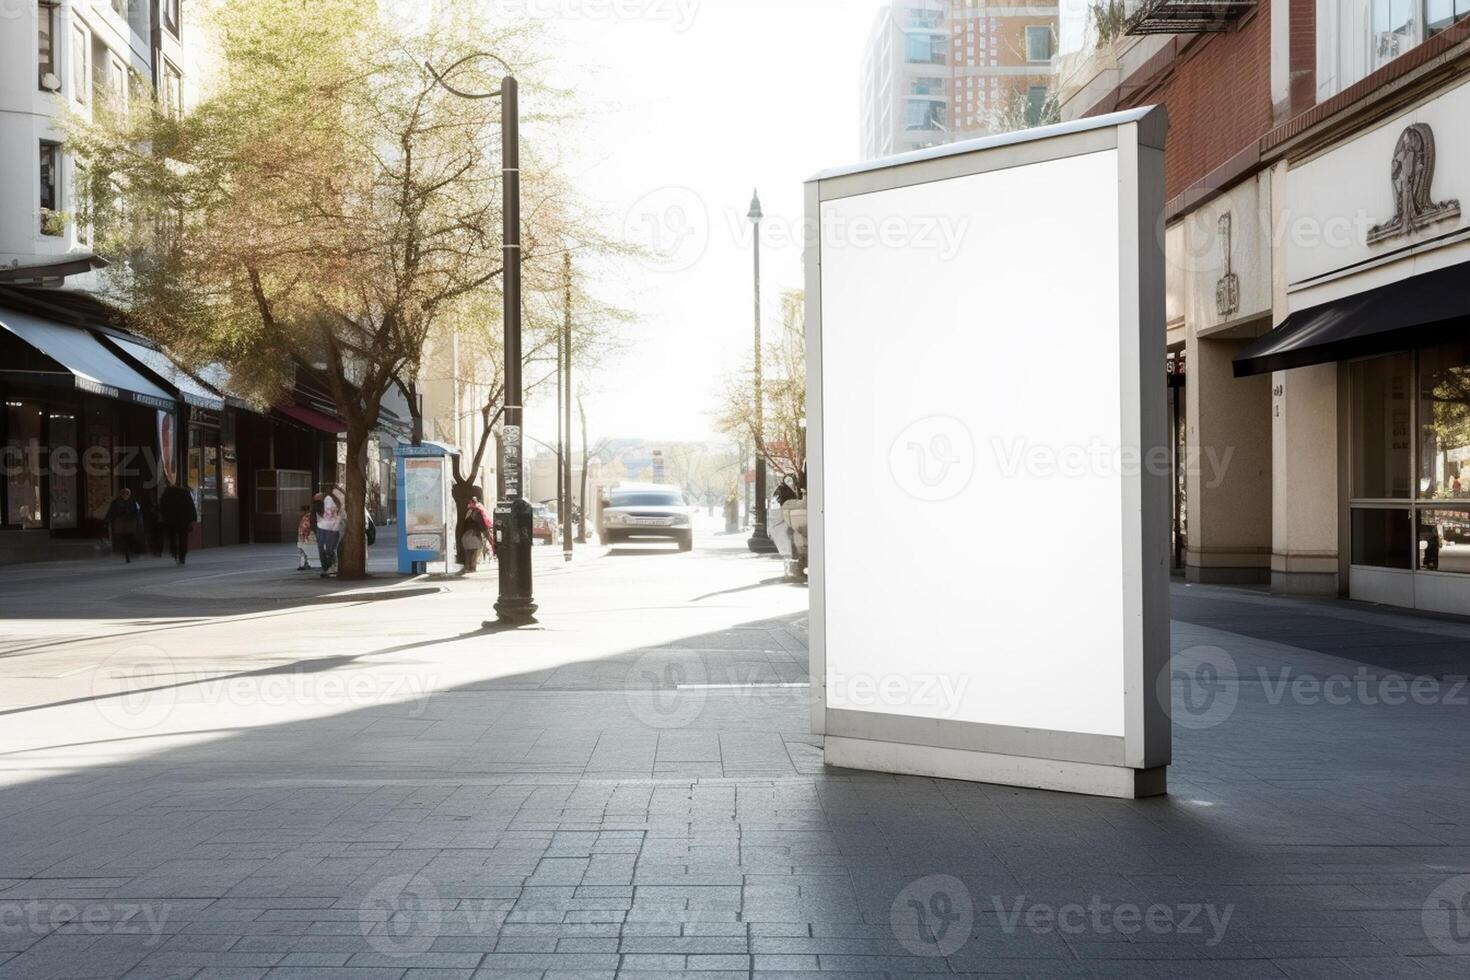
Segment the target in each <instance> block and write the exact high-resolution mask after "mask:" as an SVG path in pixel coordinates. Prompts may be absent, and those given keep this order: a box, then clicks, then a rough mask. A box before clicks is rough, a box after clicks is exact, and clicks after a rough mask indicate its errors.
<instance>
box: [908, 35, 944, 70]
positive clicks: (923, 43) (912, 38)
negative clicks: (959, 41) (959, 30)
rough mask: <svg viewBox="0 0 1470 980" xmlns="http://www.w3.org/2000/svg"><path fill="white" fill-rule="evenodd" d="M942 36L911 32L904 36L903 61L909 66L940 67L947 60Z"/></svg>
mask: <svg viewBox="0 0 1470 980" xmlns="http://www.w3.org/2000/svg"><path fill="white" fill-rule="evenodd" d="M947 47H948V42H947V41H946V40H945V37H944V35H943V34H929V33H926V32H924V31H913V32H910V33H908V34H906V35H904V61H906V62H908V63H909V64H911V65H942V64H945V63H946V61H947V59H948V54H947V50H946V49H947Z"/></svg>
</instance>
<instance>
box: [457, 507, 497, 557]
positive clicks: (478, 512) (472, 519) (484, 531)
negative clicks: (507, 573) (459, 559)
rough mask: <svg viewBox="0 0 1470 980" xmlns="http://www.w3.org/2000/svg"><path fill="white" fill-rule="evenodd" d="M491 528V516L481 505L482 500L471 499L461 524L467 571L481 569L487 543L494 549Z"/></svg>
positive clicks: (461, 538)
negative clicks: (482, 556)
mask: <svg viewBox="0 0 1470 980" xmlns="http://www.w3.org/2000/svg"><path fill="white" fill-rule="evenodd" d="M491 526H492V524H491V520H490V515H489V514H488V513H487V512H486V511H485V507H484V505H483V504H481V503H480V498H478V497H471V498H470V502H469V504H468V505H467V506H466V507H465V512H464V518H463V519H462V520H461V521H460V522H459V545H460V547H461V548H463V549H464V569H465V571H467V572H473V571H475V569H477V568H479V567H480V555H481V553H482V552H484V550H485V543H486V542H487V541H489V542H490V543H491V545H492V547H493V545H494V538H492V537H491V535H490V529H491Z"/></svg>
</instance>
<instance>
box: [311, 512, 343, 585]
mask: <svg viewBox="0 0 1470 980" xmlns="http://www.w3.org/2000/svg"><path fill="white" fill-rule="evenodd" d="M312 514H313V516H314V517H315V520H314V521H313V523H314V524H315V525H316V553H317V557H318V558H319V559H320V560H321V563H322V574H321V577H322V578H326V577H328V576H329V575H331V574H332V569H333V568H334V567H335V566H336V564H337V547H338V546H339V545H340V544H341V542H342V502H341V501H340V500H338V499H337V495H336V493H335V492H332V493H319V494H317V495H316V497H315V498H313V501H312Z"/></svg>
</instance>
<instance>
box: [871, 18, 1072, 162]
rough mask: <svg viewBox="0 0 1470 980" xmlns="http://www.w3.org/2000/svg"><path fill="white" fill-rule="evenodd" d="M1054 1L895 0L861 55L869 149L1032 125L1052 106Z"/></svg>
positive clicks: (889, 150)
mask: <svg viewBox="0 0 1470 980" xmlns="http://www.w3.org/2000/svg"><path fill="white" fill-rule="evenodd" d="M1056 28H1057V7H1056V6H1055V4H1052V5H1047V4H1037V3H1029V2H1028V3H1012V4H1007V3H1003V2H1001V0H892V2H891V3H888V4H885V5H884V6H883V7H882V9H880V10H879V11H878V15H877V17H876V18H875V20H874V24H873V31H872V34H871V35H870V36H869V39H868V45H867V50H866V54H865V57H864V60H863V78H862V94H861V98H862V114H863V122H862V155H863V157H864V158H865V159H875V158H877V157H882V156H889V155H891V154H894V153H903V152H906V151H909V150H917V149H923V148H924V147H928V146H937V145H940V144H943V143H949V142H953V141H954V140H959V139H968V138H970V137H974V136H984V135H987V134H989V133H992V132H996V131H1000V130H1008V129H1016V128H1020V127H1023V126H1027V125H1036V124H1037V123H1040V122H1043V121H1046V119H1047V118H1048V113H1054V111H1055V108H1054V106H1055V102H1054V99H1053V98H1052V96H1053V86H1052V79H1053V70H1052V68H1053V63H1054V56H1055V53H1056Z"/></svg>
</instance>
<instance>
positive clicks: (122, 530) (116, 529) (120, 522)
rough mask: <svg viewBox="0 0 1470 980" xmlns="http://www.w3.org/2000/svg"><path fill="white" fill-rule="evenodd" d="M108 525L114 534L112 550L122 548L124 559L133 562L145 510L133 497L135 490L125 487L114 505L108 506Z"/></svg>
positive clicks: (119, 492) (118, 493) (120, 491)
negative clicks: (134, 549)
mask: <svg viewBox="0 0 1470 980" xmlns="http://www.w3.org/2000/svg"><path fill="white" fill-rule="evenodd" d="M106 523H107V527H108V529H109V530H110V532H111V534H112V550H113V551H114V552H116V551H117V550H118V548H122V553H123V561H124V562H125V563H127V564H132V561H133V548H134V546H135V545H136V543H137V537H138V529H139V528H140V527H142V526H143V511H142V509H141V508H139V507H138V502H137V501H136V500H134V499H133V491H131V490H129V489H128V488H127V487H123V488H122V489H121V490H119V491H118V492H117V497H116V498H115V499H114V500H113V501H112V506H110V507H108V508H107V520H106Z"/></svg>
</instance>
